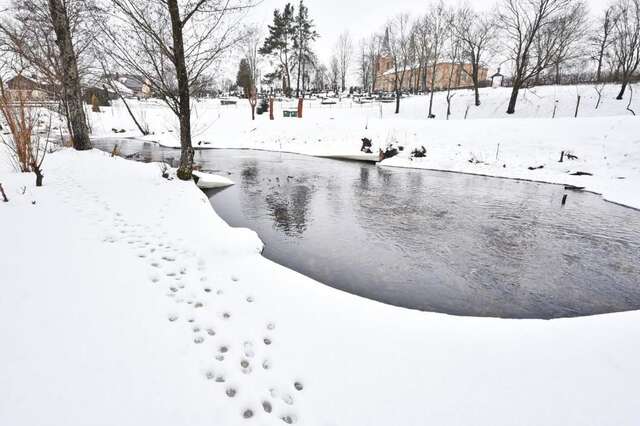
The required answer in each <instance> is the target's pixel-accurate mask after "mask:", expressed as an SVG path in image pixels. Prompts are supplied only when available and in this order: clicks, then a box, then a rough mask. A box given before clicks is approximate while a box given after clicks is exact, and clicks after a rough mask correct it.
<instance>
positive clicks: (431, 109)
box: [428, 62, 436, 118]
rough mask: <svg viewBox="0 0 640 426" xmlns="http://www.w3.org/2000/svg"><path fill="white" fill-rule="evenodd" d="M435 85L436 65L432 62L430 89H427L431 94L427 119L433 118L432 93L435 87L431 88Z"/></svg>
mask: <svg viewBox="0 0 640 426" xmlns="http://www.w3.org/2000/svg"><path fill="white" fill-rule="evenodd" d="M435 83H436V64H435V62H434V65H433V67H432V68H431V87H430V88H429V90H431V94H430V96H429V116H428V117H429V118H432V117H433V92H434V90H435V87H433V86H434V85H435Z"/></svg>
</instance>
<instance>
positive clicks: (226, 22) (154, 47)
mask: <svg viewBox="0 0 640 426" xmlns="http://www.w3.org/2000/svg"><path fill="white" fill-rule="evenodd" d="M251 6H252V4H251V3H250V2H249V1H246V0H166V1H162V2H158V1H156V0H111V2H110V3H109V8H108V10H107V11H108V12H109V14H110V16H111V19H110V20H109V21H106V20H102V19H96V20H95V25H96V26H98V27H99V28H100V29H101V30H102V31H101V33H102V37H101V40H102V45H103V46H104V49H105V51H108V52H109V53H110V55H111V56H112V58H113V59H114V62H116V63H117V64H119V66H120V67H121V69H122V70H124V71H126V72H127V73H129V74H133V75H137V76H139V77H140V78H142V79H143V80H144V81H145V83H146V84H148V85H149V86H150V87H151V89H152V91H153V92H154V94H155V95H156V96H159V97H160V98H161V99H162V100H163V101H164V102H165V103H166V104H167V105H168V106H169V108H170V109H171V111H172V112H173V113H174V114H175V115H176V117H177V118H178V121H179V123H180V147H181V155H180V165H179V167H178V171H177V176H178V178H180V179H182V180H190V179H191V172H192V169H193V154H194V150H193V146H192V144H191V103H190V97H191V94H192V93H194V92H198V91H200V90H202V88H203V87H205V86H206V85H207V84H208V79H207V76H206V73H207V72H210V71H211V69H212V67H214V66H215V64H216V63H217V62H218V60H219V59H221V58H222V57H223V55H224V54H225V53H226V52H227V51H229V50H230V48H232V47H234V46H236V45H237V44H238V42H239V41H240V40H241V39H242V34H241V32H240V31H239V25H238V24H239V20H240V18H241V14H240V13H238V12H240V11H242V10H244V9H246V8H248V7H251Z"/></svg>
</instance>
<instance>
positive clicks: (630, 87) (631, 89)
mask: <svg viewBox="0 0 640 426" xmlns="http://www.w3.org/2000/svg"><path fill="white" fill-rule="evenodd" d="M631 101H633V84H630V85H629V103H628V104H627V111H629V112H630V113H631V114H633V115H636V112H635V111H634V110H632V109H631Z"/></svg>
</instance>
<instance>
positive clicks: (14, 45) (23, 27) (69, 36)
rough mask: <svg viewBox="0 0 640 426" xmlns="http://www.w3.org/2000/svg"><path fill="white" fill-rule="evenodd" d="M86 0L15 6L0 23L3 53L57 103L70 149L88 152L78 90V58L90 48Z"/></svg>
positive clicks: (29, 0)
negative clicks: (35, 78)
mask: <svg viewBox="0 0 640 426" xmlns="http://www.w3.org/2000/svg"><path fill="white" fill-rule="evenodd" d="M93 7H94V6H93V3H92V2H91V1H90V0H67V1H62V0H48V1H46V0H20V1H16V2H14V4H13V7H11V8H10V9H9V10H8V11H6V12H5V13H4V16H3V19H1V20H0V33H1V34H2V44H3V46H4V49H5V50H7V51H9V52H11V53H12V54H14V55H16V56H18V57H19V58H20V59H21V61H22V62H23V64H24V65H25V66H28V68H29V69H30V71H32V72H33V73H35V74H37V75H38V78H40V79H43V80H45V81H46V86H48V88H49V91H50V94H51V95H52V96H54V97H55V98H56V99H59V100H60V101H61V106H62V108H61V112H62V114H63V115H64V116H65V117H66V120H67V125H68V130H69V136H70V138H71V141H72V144H73V147H74V148H75V149H78V150H84V149H90V148H91V142H90V141H89V129H88V126H87V120H86V116H85V112H84V107H83V104H82V92H81V89H80V79H81V73H82V71H83V67H82V65H83V63H82V62H83V61H82V56H83V54H84V53H85V52H86V51H87V48H88V46H89V45H90V44H91V42H92V36H91V34H90V28H89V25H87V22H88V16H87V14H88V12H89V11H90V10H91V9H92V8H93Z"/></svg>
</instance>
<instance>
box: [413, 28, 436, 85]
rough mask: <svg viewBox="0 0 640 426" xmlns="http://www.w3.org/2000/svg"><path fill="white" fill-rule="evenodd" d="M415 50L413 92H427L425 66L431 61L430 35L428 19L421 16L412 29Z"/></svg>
mask: <svg viewBox="0 0 640 426" xmlns="http://www.w3.org/2000/svg"><path fill="white" fill-rule="evenodd" d="M411 32H412V34H413V39H414V41H415V48H416V62H417V65H418V69H417V75H416V82H415V83H416V87H415V90H422V91H425V90H427V66H428V64H429V61H430V59H431V40H432V39H431V34H430V26H429V20H428V17H427V16H426V15H425V16H422V17H420V18H418V19H417V20H416V22H414V24H413V29H412V31H411Z"/></svg>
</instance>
